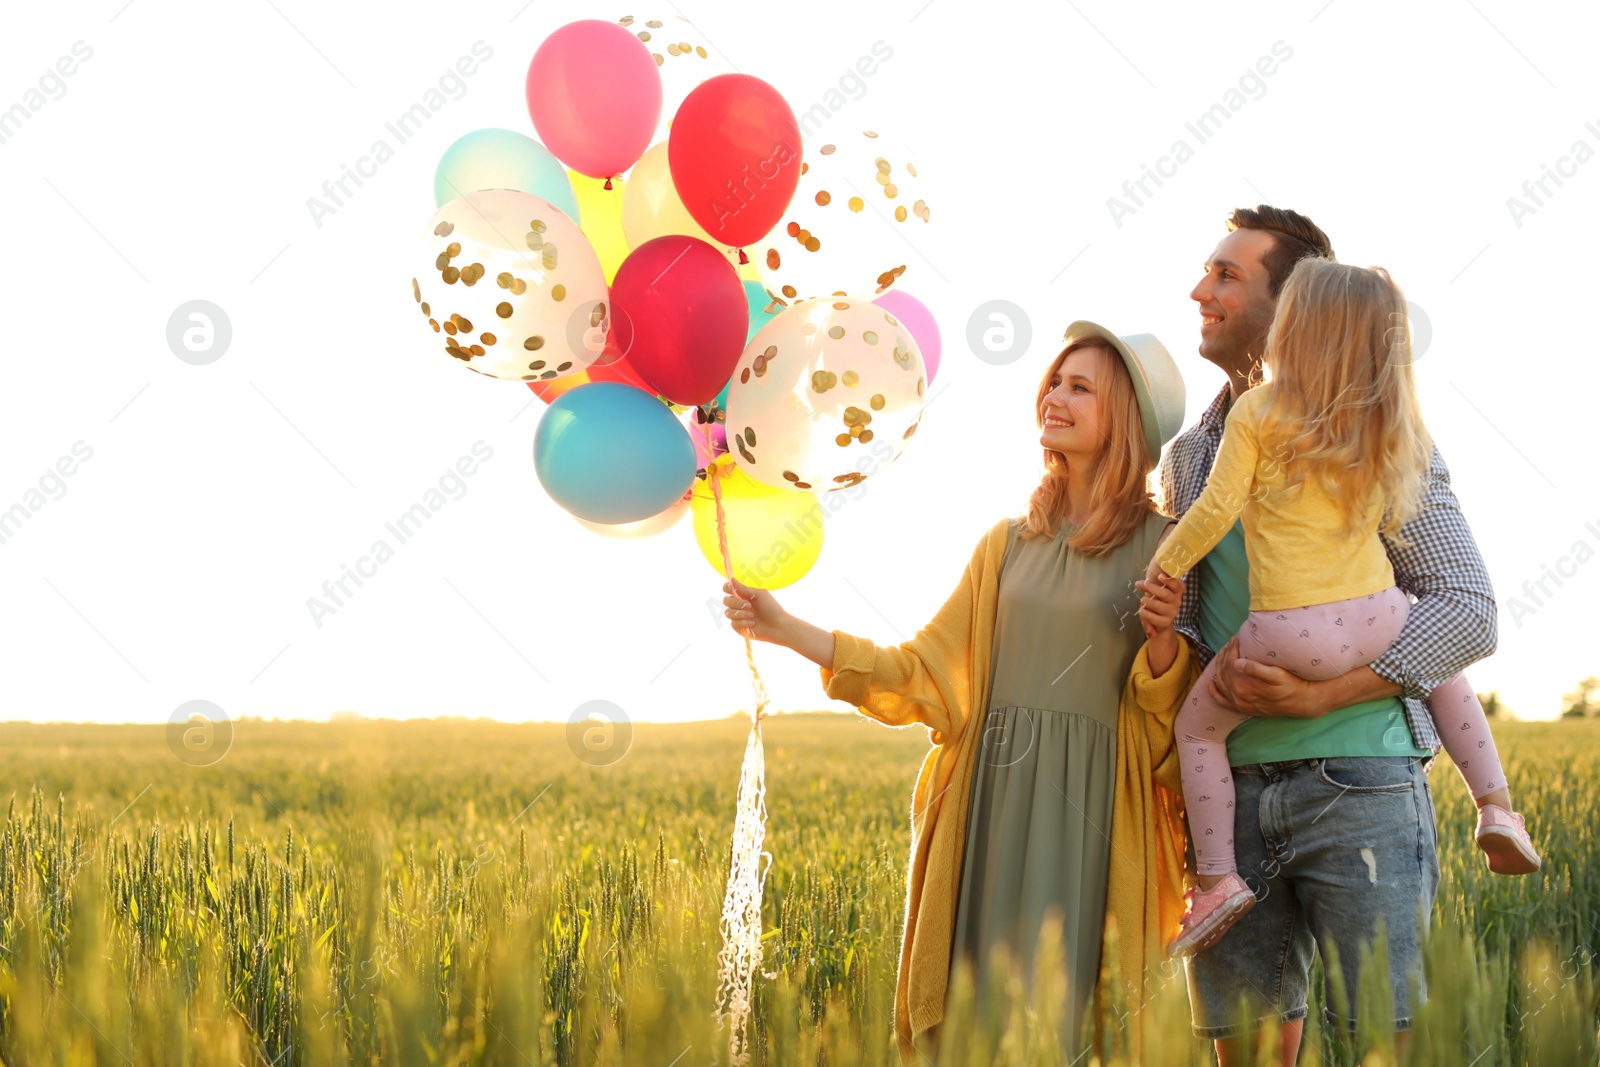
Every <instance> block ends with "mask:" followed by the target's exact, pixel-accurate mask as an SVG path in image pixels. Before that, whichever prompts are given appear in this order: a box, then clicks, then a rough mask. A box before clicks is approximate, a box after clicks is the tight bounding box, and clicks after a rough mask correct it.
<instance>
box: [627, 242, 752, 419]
mask: <svg viewBox="0 0 1600 1067" xmlns="http://www.w3.org/2000/svg"><path fill="white" fill-rule="evenodd" d="M611 323H612V326H611V330H612V337H613V339H614V340H615V342H616V345H617V348H618V349H620V350H621V351H622V352H624V353H626V355H627V360H628V365H629V366H630V367H632V368H633V371H634V373H635V374H637V375H638V376H639V377H641V378H643V379H644V380H645V381H646V382H648V383H649V384H650V387H651V388H652V389H654V390H655V391H656V392H657V393H660V394H661V395H662V396H664V397H666V398H667V399H668V400H670V401H672V402H673V403H674V404H704V403H707V402H708V401H710V400H713V399H715V397H716V395H717V393H718V392H719V391H720V390H721V389H722V386H723V385H724V384H725V383H726V382H727V380H728V378H729V376H730V375H732V374H733V368H734V367H735V365H737V364H738V362H739V357H740V356H741V355H743V354H744V340H745V334H746V333H748V332H749V324H750V305H749V303H748V302H747V301H746V299H745V292H744V285H743V283H741V282H740V281H739V272H738V271H736V270H734V268H733V264H731V263H729V262H728V260H727V257H725V256H724V255H723V254H722V252H721V250H720V249H716V248H713V247H711V246H710V245H708V244H706V243H705V242H704V241H702V240H700V239H699V238H698V237H687V236H684V235H682V234H668V235H667V236H665V237H657V238H655V239H654V240H651V241H646V242H645V243H644V244H642V245H640V246H639V247H638V248H635V249H634V250H633V251H632V252H630V253H628V258H627V259H625V260H623V261H622V266H620V267H618V268H617V276H616V277H615V278H613V279H612V280H611Z"/></svg>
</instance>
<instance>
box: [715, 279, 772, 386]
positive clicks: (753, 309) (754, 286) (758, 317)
mask: <svg viewBox="0 0 1600 1067" xmlns="http://www.w3.org/2000/svg"><path fill="white" fill-rule="evenodd" d="M744 299H745V302H746V303H747V304H749V305H750V332H749V333H747V334H745V335H744V343H745V344H749V343H750V338H752V337H754V336H755V335H756V332H757V331H758V330H760V329H761V327H763V326H765V325H766V324H767V323H769V322H771V321H772V320H773V319H775V318H777V317H778V313H777V312H776V311H775V312H773V313H772V314H770V315H769V314H767V305H768V304H770V303H772V297H770V296H768V295H767V290H766V287H765V286H763V285H762V284H761V283H760V282H751V281H747V282H745V283H744ZM778 310H779V311H781V310H783V309H782V308H779V309H778ZM727 394H728V390H727V389H726V388H724V389H723V390H722V399H723V400H724V401H726V400H727V399H728V395H727Z"/></svg>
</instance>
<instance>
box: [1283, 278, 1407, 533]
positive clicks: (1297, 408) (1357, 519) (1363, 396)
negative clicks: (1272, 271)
mask: <svg viewBox="0 0 1600 1067" xmlns="http://www.w3.org/2000/svg"><path fill="white" fill-rule="evenodd" d="M1413 358H1414V357H1413V354H1412V350H1411V336H1410V328H1409V321H1408V318H1407V315H1406V298H1405V294H1403V293H1402V292H1401V291H1400V286H1399V285H1397V284H1395V281H1394V279H1393V278H1391V277H1389V272H1388V271H1386V270H1384V269H1383V268H1382V267H1372V268H1370V269H1369V268H1363V267H1353V266H1349V265H1348V264H1344V263H1335V262H1334V261H1332V260H1329V259H1323V258H1320V257H1310V258H1306V259H1302V260H1301V261H1300V262H1299V263H1297V264H1296V265H1295V268H1294V270H1293V271H1292V272H1291V273H1290V275H1289V280H1288V281H1287V282H1285V283H1284V287H1283V292H1282V293H1281V294H1280V295H1279V296H1278V307H1277V314H1276V316H1275V317H1274V318H1273V320H1272V326H1271V328H1270V329H1268V331H1267V343H1266V348H1265V350H1264V351H1263V354H1262V362H1263V363H1265V364H1266V365H1267V369H1268V370H1269V371H1270V374H1271V379H1270V380H1271V388H1272V392H1273V397H1272V403H1271V404H1270V405H1269V407H1268V410H1267V412H1266V413H1265V415H1264V417H1263V420H1262V428H1261V445H1262V450H1263V452H1266V453H1267V454H1269V455H1272V454H1275V455H1278V456H1280V457H1282V459H1281V462H1282V464H1283V467H1284V474H1285V479H1286V481H1287V484H1288V485H1289V486H1291V487H1293V486H1297V485H1300V484H1302V483H1303V482H1304V481H1305V479H1306V477H1307V476H1308V475H1309V474H1310V472H1312V471H1315V472H1316V474H1317V478H1318V480H1319V481H1320V482H1321V485H1322V487H1323V489H1324V491H1325V492H1327V494H1328V496H1329V497H1330V498H1332V499H1333V500H1334V501H1335V502H1337V503H1339V504H1341V505H1342V506H1343V507H1344V511H1345V521H1346V526H1345V528H1346V532H1348V533H1352V534H1353V533H1355V532H1357V531H1358V530H1359V529H1360V527H1361V525H1362V521H1363V519H1364V518H1366V513H1367V511H1368V506H1369V501H1370V500H1371V499H1372V497H1373V495H1374V491H1376V492H1377V494H1378V499H1379V500H1381V502H1382V506H1383V508H1384V511H1383V514H1382V517H1381V519H1380V522H1381V526H1380V529H1381V530H1382V531H1383V532H1384V533H1385V534H1388V535H1390V536H1391V537H1393V536H1397V535H1398V533H1399V530H1400V527H1401V526H1403V525H1404V524H1405V523H1407V522H1409V521H1410V520H1411V519H1413V518H1415V517H1416V515H1417V512H1418V510H1419V509H1420V507H1421V503H1422V493H1423V488H1424V482H1423V475H1424V474H1425V472H1426V471H1427V469H1428V463H1429V460H1430V457H1431V455H1432V453H1433V439H1432V437H1430V436H1429V434H1428V428H1427V427H1426V426H1425V425H1424V424H1423V421H1422V406H1421V404H1419V403H1418V401H1417V385H1416V378H1415V375H1414V374H1413V372H1412V369H1411V364H1412V362H1413Z"/></svg>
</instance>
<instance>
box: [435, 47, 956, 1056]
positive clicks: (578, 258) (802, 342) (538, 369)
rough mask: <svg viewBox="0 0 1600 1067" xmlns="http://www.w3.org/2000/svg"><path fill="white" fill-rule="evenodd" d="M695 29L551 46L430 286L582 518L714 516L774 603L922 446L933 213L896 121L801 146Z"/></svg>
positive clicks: (654, 527)
mask: <svg viewBox="0 0 1600 1067" xmlns="http://www.w3.org/2000/svg"><path fill="white" fill-rule="evenodd" d="M698 37H699V35H698V34H697V33H696V32H695V31H694V29H693V26H692V24H690V23H689V22H688V21H687V20H685V19H682V18H681V17H678V18H675V19H645V20H640V19H635V18H632V17H628V18H623V19H621V20H619V21H618V22H614V23H613V22H604V21H600V20H583V21H579V22H573V23H570V24H568V25H565V26H562V27H560V28H559V29H557V30H556V31H555V32H553V33H551V34H550V36H549V37H547V38H546V39H545V40H544V42H543V43H542V44H540V46H539V47H538V49H537V50H536V51H535V52H534V55H533V58H532V61H531V62H530V63H529V65H528V75H527V82H526V94H527V104H528V112H529V116H530V117H531V119H532V122H533V127H534V130H535V132H536V133H537V134H538V139H537V140H535V139H534V138H533V137H530V136H528V135H527V134H525V133H522V132H519V131H515V130H504V129H484V130H477V131H474V132H472V133H469V134H467V135H465V136H463V137H461V138H459V139H458V140H457V141H455V143H453V144H452V145H451V146H450V147H449V148H448V150H447V151H446V152H445V154H444V156H443V158H442V159H441V160H440V162H439V165H438V168H437V172H436V174H435V179H434V201H435V206H436V207H437V210H436V211H435V212H434V214H433V216H432V217H431V218H430V219H429V220H428V223H427V232H426V234H425V236H424V239H423V245H422V248H421V251H420V253H419V259H420V262H419V268H420V269H419V270H418V272H417V273H416V276H415V277H413V278H412V283H411V285H412V296H413V297H414V299H415V301H416V303H417V304H418V305H419V308H420V310H421V313H422V316H423V317H424V319H426V322H427V326H428V329H429V330H430V332H431V334H432V335H433V337H432V341H433V342H434V343H435V344H437V345H439V346H440V348H441V349H442V350H443V352H444V354H445V355H446V356H448V357H449V358H450V359H452V360H454V361H457V362H459V363H460V364H462V365H464V366H465V367H466V368H467V369H468V370H471V371H475V372H477V373H478V374H482V375H486V376H488V377H491V378H499V379H502V380H505V381H513V382H524V383H526V384H527V386H528V388H529V389H531V390H532V391H533V392H534V394H535V395H537V396H538V397H539V398H540V399H541V400H543V401H545V402H546V403H547V405H548V406H547V408H546V409H545V411H544V413H543V416H542V418H541V419H540V421H539V425H538V428H537V430H536V431H535V434H534V443H533V460H534V468H535V470H536V472H537V474H538V477H539V481H540V483H541V485H543V487H544V489H545V491H546V492H547V493H549V494H550V497H551V498H552V499H553V500H555V501H556V503H558V504H559V505H561V507H562V508H564V509H565V510H566V511H568V512H569V513H571V514H572V515H573V516H574V517H575V518H576V519H578V520H579V521H580V522H582V523H583V524H584V525H585V526H587V527H589V528H590V529H593V530H596V531H598V532H601V533H606V534H609V535H612V536H624V537H640V536H651V535H654V534H656V533H659V532H661V531H663V530H665V529H667V528H669V527H670V526H672V525H673V524H675V523H676V522H677V521H678V520H679V519H681V518H682V517H683V515H684V514H685V513H686V512H688V513H692V514H693V516H694V530H695V537H696V541H697V542H698V544H699V546H700V549H701V552H702V554H703V555H704V556H705V558H706V559H707V561H708V562H709V563H710V564H711V565H712V566H713V567H714V568H716V570H717V571H718V572H719V573H721V574H723V575H725V576H732V577H735V578H738V579H739V580H740V581H742V582H744V583H746V584H748V585H751V586H756V587H761V588H768V589H775V588H781V587H783V586H786V585H789V584H791V583H793V582H795V581H798V580H799V579H800V578H801V577H803V576H804V575H805V574H806V573H807V572H808V571H809V570H810V569H811V567H812V565H813V564H814V563H815V562H816V560H817V557H818V554H819V553H820V551H821V548H822V527H823V517H824V515H825V513H826V510H827V509H825V508H824V507H823V506H822V505H821V503H820V502H819V497H820V495H822V494H828V493H837V492H840V491H841V490H852V489H854V488H855V487H857V486H859V485H860V484H861V483H862V482H864V481H866V480H867V479H868V478H870V477H875V476H876V475H877V474H878V473H879V472H881V471H882V470H883V469H884V468H885V467H887V466H888V464H889V463H891V462H892V461H893V460H895V459H896V458H898V457H899V455H900V453H901V452H902V451H903V450H904V449H905V447H906V445H907V443H908V442H909V440H910V438H911V436H912V434H913V433H914V432H915V430H916V429H917V426H918V423H919V420H920V418H921V413H922V407H923V404H924V402H925V398H926V395H927V387H928V384H929V382H931V381H932V379H933V375H934V373H935V372H936V370H937V368H938V360H939V333H938V329H937V327H936V326H935V324H934V320H933V316H932V315H931V314H930V313H929V312H928V309H927V308H926V307H924V306H923V305H922V304H921V303H920V302H919V301H917V300H916V298H914V297H912V296H910V295H909V294H907V293H906V292H904V291H903V290H902V289H900V288H897V287H896V286H897V283H898V282H899V280H900V278H901V277H902V276H903V275H904V274H905V272H906V270H907V264H905V263H904V262H897V259H898V258H899V257H900V256H901V255H902V254H903V249H904V248H905V247H906V243H907V242H906V236H905V234H904V233H902V232H895V231H896V230H897V229H903V228H906V227H912V226H923V225H927V224H928V222H929V219H930V214H931V213H930V209H929V207H928V203H927V200H926V198H925V197H924V196H923V195H921V193H922V190H921V186H920V182H921V178H920V175H919V174H918V172H917V168H916V166H915V164H914V163H913V162H910V161H908V160H905V159H904V158H903V157H896V158H894V159H890V158H889V154H890V153H889V152H888V150H887V149H885V148H882V147H880V146H882V145H883V144H884V142H883V141H882V140H881V139H880V138H879V136H878V134H877V133H876V132H872V131H863V132H861V133H859V134H850V135H847V136H842V137H841V138H840V139H839V140H838V141H837V142H836V143H830V144H824V145H821V146H820V148H819V150H818V151H817V152H815V153H814V154H813V153H810V152H809V151H803V150H802V145H801V131H800V126H799V124H798V123H797V121H796V119H795V115H794V112H793V111H792V110H791V109H790V107H789V105H788V104H787V103H786V102H785V100H784V99H783V97H782V95H780V94H779V93H778V91H777V90H776V89H774V88H773V87H772V86H771V85H769V84H767V83H766V82H764V81H762V80H761V79H759V78H756V77H752V76H750V75H746V74H737V73H731V72H730V73H719V72H718V69H719V67H724V68H725V66H726V65H725V64H722V63H721V61H720V60H718V59H717V58H716V57H715V56H714V55H713V53H712V52H711V50H710V49H709V48H708V47H706V45H705V44H703V43H699V42H698V40H697V39H698ZM664 101H666V102H667V103H668V104H670V107H664ZM663 130H664V131H665V137H664V139H663V137H662V133H663ZM751 252H754V253H755V256H754V259H752V257H751V254H750V253H751ZM745 650H746V658H747V660H748V661H749V664H750V668H751V672H752V675H753V676H754V679H755V684H756V693H757V707H756V710H755V713H754V720H755V721H754V723H753V724H752V730H751V738H750V744H749V746H748V747H747V751H746V757H745V765H744V771H743V773H742V775H741V779H740V787H739V809H738V810H739V815H738V821H737V823H736V827H735V833H734V850H733V864H732V869H731V870H730V874H729V884H728V893H727V898H726V900H725V903H724V915H723V935H724V950H723V956H722V969H721V983H720V985H719V1012H720V1013H721V1014H723V1015H725V1016H726V1017H727V1018H728V1019H729V1020H730V1022H731V1023H732V1032H733V1036H732V1038H731V1040H732V1042H733V1049H732V1051H733V1060H734V1062H742V1061H743V1060H744V1058H745V1050H744V1041H745V1033H744V1030H745V1027H744V1022H745V1020H746V1017H747V1013H748V1010H749V998H750V983H751V979H752V976H753V974H754V972H755V971H756V970H757V969H758V968H759V962H760V923H761V916H760V901H761V886H762V882H763V881H764V877H763V873H762V872H761V871H760V859H761V857H762V856H763V855H765V854H764V853H762V851H761V843H762V839H763V836H764V822H765V807H764V802H763V799H762V798H763V795H764V784H763V780H762V779H763V757H762V755H761V738H760V729H759V726H760V718H761V716H762V714H763V713H764V710H765V705H766V702H767V701H766V694H765V690H764V688H763V686H762V684H761V680H760V674H759V672H758V671H756V669H755V661H754V658H753V655H752V653H751V647H750V640H749V638H748V637H746V638H745Z"/></svg>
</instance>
